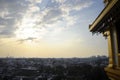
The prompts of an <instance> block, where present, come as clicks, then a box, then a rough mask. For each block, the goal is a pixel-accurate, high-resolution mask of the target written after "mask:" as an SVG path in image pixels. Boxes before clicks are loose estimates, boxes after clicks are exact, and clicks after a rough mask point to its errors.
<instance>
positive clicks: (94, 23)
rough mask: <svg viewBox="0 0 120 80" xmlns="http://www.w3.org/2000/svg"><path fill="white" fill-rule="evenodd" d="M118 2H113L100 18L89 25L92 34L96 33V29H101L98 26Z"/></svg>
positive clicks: (114, 0)
mask: <svg viewBox="0 0 120 80" xmlns="http://www.w3.org/2000/svg"><path fill="white" fill-rule="evenodd" d="M117 2H118V0H112V1H111V2H110V3H109V4H108V5H107V6H106V7H105V8H104V9H103V10H102V12H101V13H100V14H99V16H98V17H97V18H96V19H95V21H94V22H93V23H92V24H91V25H89V29H90V31H91V32H96V30H95V29H97V28H99V27H100V26H98V24H99V23H100V22H101V20H102V19H103V18H104V16H105V15H106V14H107V13H108V12H109V11H110V10H111V8H112V7H113V6H114V5H115V4H116V3H117Z"/></svg>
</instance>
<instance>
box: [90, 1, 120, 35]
mask: <svg viewBox="0 0 120 80" xmlns="http://www.w3.org/2000/svg"><path fill="white" fill-rule="evenodd" d="M119 14H120V1H119V0H112V1H111V2H110V3H109V4H108V5H106V6H105V8H104V9H103V10H102V12H101V13H100V14H99V16H98V17H97V18H96V19H95V21H94V22H93V23H92V24H91V25H90V26H89V29H90V31H91V32H93V33H95V32H104V30H105V29H106V28H108V27H109V25H108V24H109V22H111V21H112V22H113V20H115V19H116V18H117V17H118V15H119ZM119 17H120V16H119Z"/></svg>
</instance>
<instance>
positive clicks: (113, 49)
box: [89, 0, 120, 80]
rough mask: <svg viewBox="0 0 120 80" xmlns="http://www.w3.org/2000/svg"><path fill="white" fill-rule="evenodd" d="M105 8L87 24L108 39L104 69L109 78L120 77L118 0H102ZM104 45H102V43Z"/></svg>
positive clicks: (119, 14) (119, 4)
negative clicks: (107, 54)
mask: <svg viewBox="0 0 120 80" xmlns="http://www.w3.org/2000/svg"><path fill="white" fill-rule="evenodd" d="M104 3H105V8H104V9H103V10H102V12H101V13H100V14H99V16H98V17H97V18H96V19H95V21H94V22H93V23H92V24H91V25H90V26H89V29H90V31H91V32H92V33H102V34H103V35H104V36H105V37H106V38H107V40H108V51H109V65H108V66H107V67H106V68H105V71H106V73H107V75H108V76H109V78H110V79H111V80H119V79H120V29H119V28H120V0H104ZM103 46H104V45H103Z"/></svg>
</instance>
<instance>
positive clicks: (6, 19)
mask: <svg viewBox="0 0 120 80" xmlns="http://www.w3.org/2000/svg"><path fill="white" fill-rule="evenodd" d="M91 4H92V0H0V37H1V38H2V37H7V38H9V37H16V35H17V34H16V33H17V32H21V31H22V30H21V29H27V28H32V29H33V30H35V31H34V32H37V33H36V34H37V35H39V37H43V36H45V35H47V34H48V33H54V32H55V33H57V32H58V33H60V32H62V31H64V30H65V29H66V28H68V27H70V26H73V25H75V24H76V23H77V21H78V19H79V18H78V15H70V14H71V12H72V11H80V10H82V9H84V8H87V7H89V6H90V5H91ZM79 16H80V15H79ZM43 29H44V30H43ZM19 30H20V31H19ZM49 35H51V34H49ZM30 37H32V36H28V37H27V38H24V39H21V40H20V41H25V40H28V39H33V38H30ZM39 37H38V36H34V38H39Z"/></svg>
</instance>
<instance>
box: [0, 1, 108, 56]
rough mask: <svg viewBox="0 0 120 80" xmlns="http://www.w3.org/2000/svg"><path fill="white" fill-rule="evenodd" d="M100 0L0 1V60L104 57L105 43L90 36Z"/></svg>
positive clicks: (103, 40)
mask: <svg viewBox="0 0 120 80" xmlns="http://www.w3.org/2000/svg"><path fill="white" fill-rule="evenodd" d="M103 8H104V4H103V0H0V57H6V56H11V57H89V56H93V55H95V56H96V55H107V40H105V38H104V37H103V36H102V35H92V33H91V32H89V29H88V27H89V24H91V23H92V22H93V21H94V20H95V18H96V17H97V16H98V14H99V13H100V12H101V10H102V9H103Z"/></svg>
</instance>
